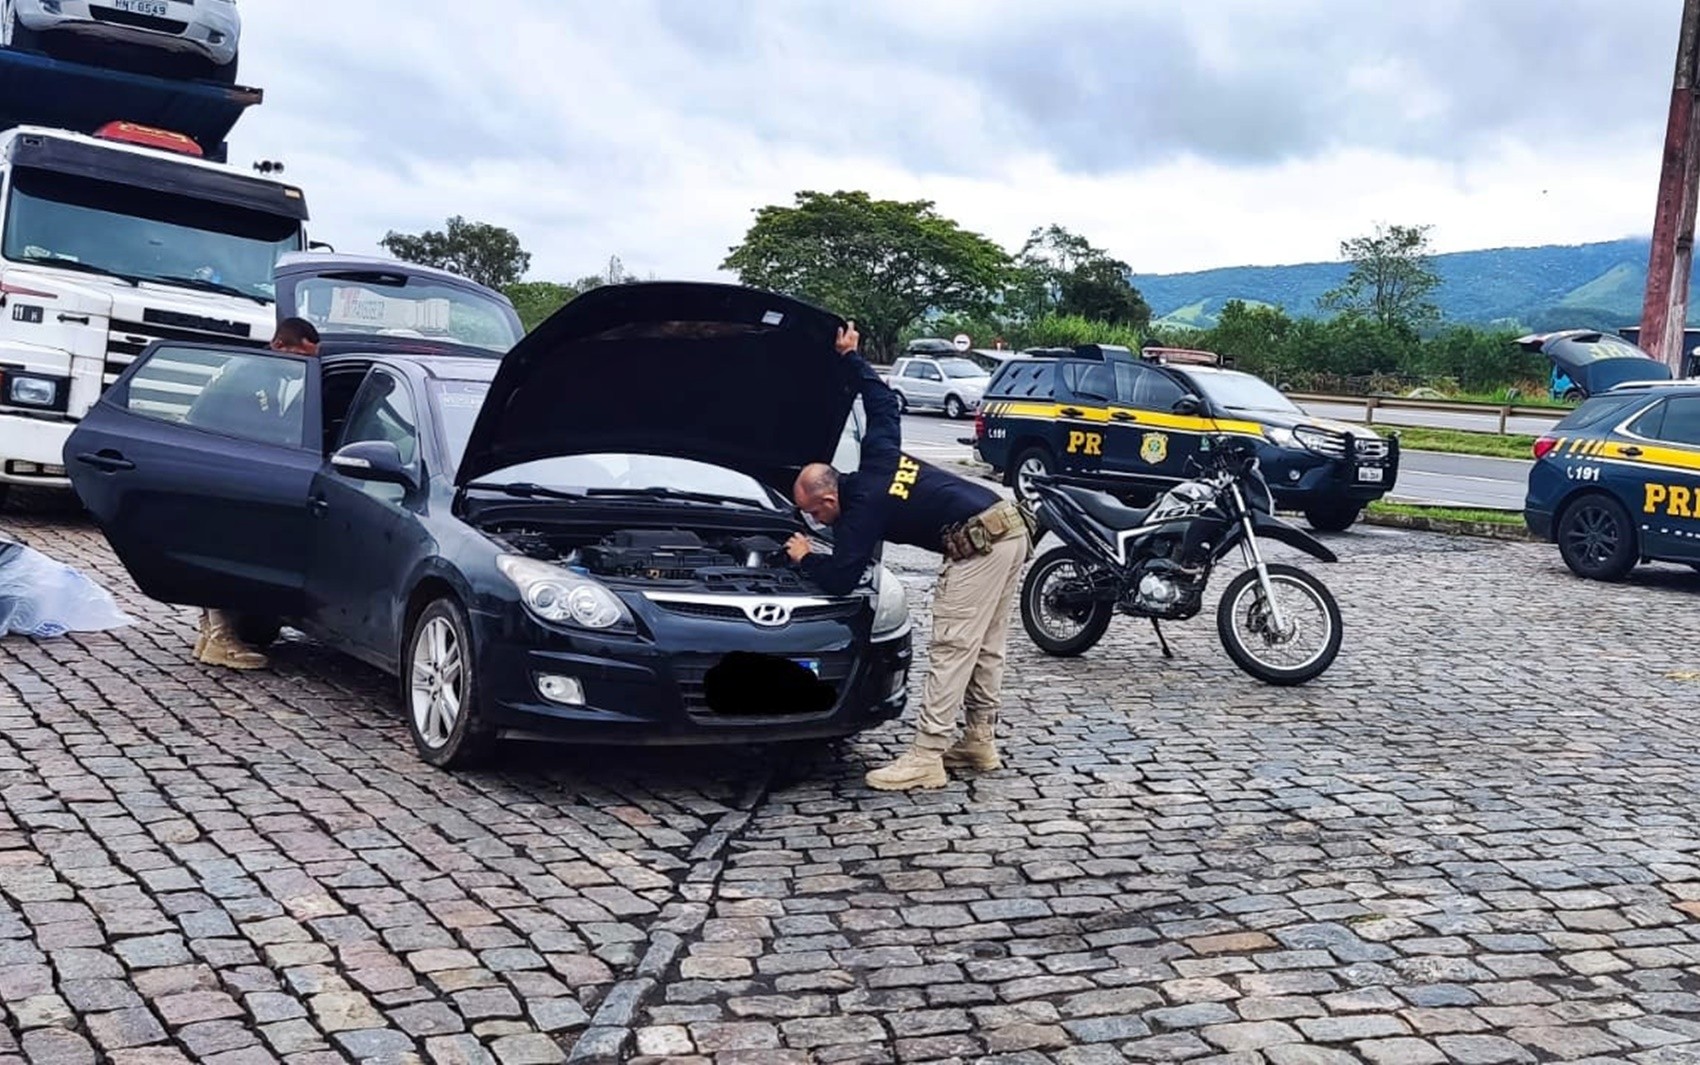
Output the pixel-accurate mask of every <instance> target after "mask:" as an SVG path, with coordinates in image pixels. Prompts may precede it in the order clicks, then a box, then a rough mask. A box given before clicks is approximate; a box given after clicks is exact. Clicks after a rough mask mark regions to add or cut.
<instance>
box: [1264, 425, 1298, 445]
mask: <svg viewBox="0 0 1700 1065" xmlns="http://www.w3.org/2000/svg"><path fill="white" fill-rule="evenodd" d="M1263 438H1264V439H1265V440H1267V441H1269V442H1270V443H1271V444H1274V445H1275V446H1276V447H1295V446H1297V445H1298V442H1299V439H1298V436H1297V435H1296V434H1294V432H1293V431H1292V430H1291V429H1283V428H1282V427H1280V426H1279V425H1265V426H1264V427H1263Z"/></svg>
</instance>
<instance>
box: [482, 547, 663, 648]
mask: <svg viewBox="0 0 1700 1065" xmlns="http://www.w3.org/2000/svg"><path fill="white" fill-rule="evenodd" d="M496 567H497V568H498V569H500V570H501V571H502V575H503V576H505V577H506V578H507V579H508V580H510V581H512V582H513V584H514V587H515V588H517V589H519V597H520V600H521V602H523V603H525V609H526V610H528V611H530V613H531V615H532V616H533V617H535V618H537V619H538V620H540V621H547V622H550V623H552V624H557V625H561V624H565V625H577V626H579V627H580V628H585V629H600V630H603V631H609V630H620V629H625V630H630V629H631V628H632V615H631V612H630V611H629V610H627V609H626V604H624V603H622V602H620V597H619V596H617V595H615V594H614V593H613V592H611V591H609V590H608V589H607V588H606V587H604V586H603V585H601V584H600V583H598V582H596V581H593V580H591V579H590V578H589V577H581V576H579V575H578V574H576V573H574V572H572V571H571V570H566V569H562V568H561V567H560V566H551V565H550V564H549V563H547V562H539V561H537V560H536V559H533V558H526V557H524V556H523V555H502V556H501V557H500V558H498V559H496Z"/></svg>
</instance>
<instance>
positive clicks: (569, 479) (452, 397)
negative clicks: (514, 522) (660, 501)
mask: <svg viewBox="0 0 1700 1065" xmlns="http://www.w3.org/2000/svg"><path fill="white" fill-rule="evenodd" d="M489 391H490V383H489V382H488V381H433V382H431V392H432V398H433V399H434V400H435V401H436V406H437V410H438V411H439V413H440V414H441V419H440V420H441V422H442V426H443V435H444V438H445V441H446V442H447V444H448V446H449V454H450V456H451V457H452V458H453V460H454V464H455V465H456V466H457V467H458V466H459V465H460V460H461V456H462V455H463V454H465V452H466V442H467V440H468V439H470V438H471V436H472V427H473V424H474V423H475V422H477V421H478V411H479V408H480V407H482V406H483V405H484V397H485V395H486V394H487V393H488V392H489ZM480 480H482V481H487V482H490V483H492V484H496V483H506V484H514V483H525V484H536V485H541V486H543V487H544V488H553V489H558V490H560V491H568V492H594V491H609V490H616V491H637V492H641V491H644V490H646V489H663V490H668V491H675V492H695V493H699V494H706V495H713V496H719V497H721V498H723V499H733V500H739V501H742V502H747V503H756V504H759V505H761V506H763V507H767V508H769V509H772V510H778V509H779V506H778V504H777V502H776V501H775V500H774V497H773V493H771V492H769V491H768V490H767V489H766V488H764V487H762V484H761V482H760V481H757V480H756V479H755V478H754V477H750V476H748V475H746V474H742V473H739V472H737V471H736V470H728V469H725V468H724V467H721V466H712V465H709V464H708V463H706V462H696V461H694V460H692V459H681V458H674V457H672V456H668V455H624V454H621V455H613V454H597V455H562V456H559V457H557V458H547V459H538V460H537V461H535V462H525V463H521V464H520V465H518V466H510V467H509V468H507V469H505V470H501V471H500V472H497V473H492V474H489V475H487V476H485V477H483V478H481V479H480Z"/></svg>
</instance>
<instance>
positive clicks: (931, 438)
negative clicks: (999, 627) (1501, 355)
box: [903, 408, 1530, 509]
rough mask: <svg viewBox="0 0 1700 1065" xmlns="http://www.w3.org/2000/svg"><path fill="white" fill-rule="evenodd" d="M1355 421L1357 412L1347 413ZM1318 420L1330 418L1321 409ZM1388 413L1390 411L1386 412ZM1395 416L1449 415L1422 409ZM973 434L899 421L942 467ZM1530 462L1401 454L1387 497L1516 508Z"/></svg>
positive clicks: (912, 448) (949, 424)
mask: <svg viewBox="0 0 1700 1065" xmlns="http://www.w3.org/2000/svg"><path fill="white" fill-rule="evenodd" d="M1346 409H1347V411H1348V413H1356V414H1358V415H1359V416H1360V417H1361V416H1362V412H1361V411H1355V412H1354V411H1352V410H1351V408H1346ZM1315 413H1317V414H1318V415H1320V416H1324V417H1330V416H1332V415H1326V414H1324V413H1323V411H1322V410H1317V411H1316V412H1315ZM1389 413H1392V412H1389ZM1398 413H1399V414H1427V415H1431V416H1436V417H1469V416H1468V415H1462V416H1454V415H1446V414H1443V413H1438V412H1427V411H1399V412H1398ZM973 435H974V423H973V422H972V421H959V422H953V421H949V420H947V419H945V418H943V417H941V416H939V415H936V414H908V415H905V416H904V418H903V446H904V448H905V449H906V450H907V451H909V453H910V454H912V455H914V456H915V457H916V458H919V459H925V460H926V461H928V462H933V463H944V462H954V461H965V460H968V459H970V458H972V457H973V450H972V449H971V448H969V447H968V446H967V445H965V444H960V443H958V442H957V440H958V438H959V437H968V436H973ZM1529 466H1530V462H1528V461H1525V460H1522V459H1493V458H1483V457H1480V456H1476V455H1447V454H1441V453H1440V452H1435V451H1407V452H1405V453H1404V455H1403V457H1402V460H1401V462H1400V470H1399V480H1398V483H1397V484H1396V485H1395V486H1394V489H1393V492H1392V493H1391V495H1390V496H1389V498H1390V499H1394V500H1398V501H1401V502H1409V503H1429V504H1446V505H1450V506H1464V507H1498V508H1505V509H1520V508H1521V507H1522V506H1523V492H1524V489H1525V487H1526V486H1527V484H1528V479H1529Z"/></svg>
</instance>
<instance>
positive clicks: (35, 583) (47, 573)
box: [0, 533, 136, 638]
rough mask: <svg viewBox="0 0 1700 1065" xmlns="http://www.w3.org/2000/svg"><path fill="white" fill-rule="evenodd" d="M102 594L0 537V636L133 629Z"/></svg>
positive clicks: (60, 567)
mask: <svg viewBox="0 0 1700 1065" xmlns="http://www.w3.org/2000/svg"><path fill="white" fill-rule="evenodd" d="M135 623H136V622H135V619H134V618H131V617H130V616H128V615H127V614H125V613H124V612H123V611H122V610H119V609H118V604H117V603H115V602H114V601H113V599H112V596H111V595H110V594H108V593H107V591H106V589H104V588H102V587H101V586H100V585H98V584H96V583H95V582H94V581H91V580H89V579H88V578H87V577H85V576H83V575H82V574H81V573H80V572H78V571H77V570H74V569H72V568H71V567H70V566H67V565H65V564H63V563H61V562H55V561H53V560H52V559H51V558H48V557H47V556H46V555H44V554H42V553H41V552H39V551H36V550H33V549H31V548H28V547H25V546H24V545H23V544H20V543H18V542H17V541H15V540H12V539H9V538H8V537H7V536H6V535H5V534H4V533H0V636H5V635H8V634H10V633H16V634H17V635H20V636H34V637H38V638H41V637H49V636H63V635H65V634H66V633H67V632H105V631H106V630H108V629H116V628H121V627H123V626H125V625H134V624H135Z"/></svg>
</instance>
